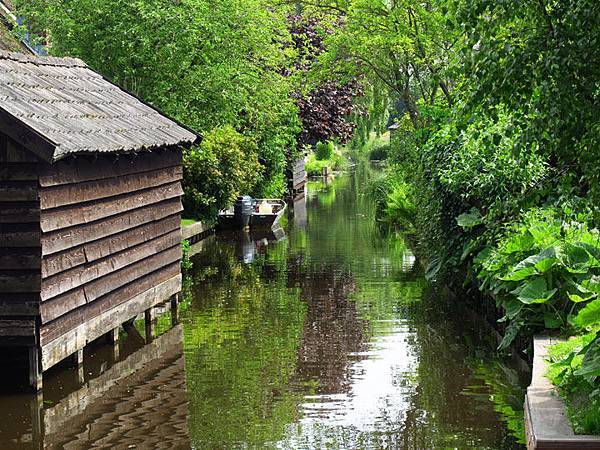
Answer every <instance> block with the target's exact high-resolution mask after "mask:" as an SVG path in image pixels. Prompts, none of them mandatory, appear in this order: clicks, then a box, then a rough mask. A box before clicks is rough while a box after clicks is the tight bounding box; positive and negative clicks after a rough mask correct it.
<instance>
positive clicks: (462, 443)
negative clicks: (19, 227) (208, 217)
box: [0, 164, 528, 449]
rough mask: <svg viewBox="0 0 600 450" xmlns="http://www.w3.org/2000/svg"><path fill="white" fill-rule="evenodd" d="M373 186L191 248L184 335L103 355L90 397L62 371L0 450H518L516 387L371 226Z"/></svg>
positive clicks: (355, 177)
mask: <svg viewBox="0 0 600 450" xmlns="http://www.w3.org/2000/svg"><path fill="white" fill-rule="evenodd" d="M374 176H376V171H374V170H373V169H372V168H371V167H370V166H369V165H367V164H361V165H359V166H358V167H357V168H356V170H355V171H354V172H353V173H351V174H348V175H344V176H338V177H337V178H336V179H334V180H330V181H328V182H323V181H313V182H311V183H310V184H309V190H308V194H307V197H306V201H305V202H298V203H297V204H295V205H294V208H293V214H290V216H289V218H288V220H287V223H285V224H284V229H283V232H280V233H264V234H262V235H261V234H251V235H248V234H243V233H242V234H229V235H228V234H220V235H217V236H213V237H211V238H209V239H207V240H205V241H203V242H202V243H201V244H199V246H200V248H201V250H200V251H199V253H198V254H197V255H196V256H194V258H193V262H194V268H193V270H192V274H191V276H190V278H191V280H192V281H193V285H191V286H188V295H187V300H186V301H187V309H186V310H185V311H184V312H183V317H182V324H183V326H181V325H179V326H178V327H176V328H175V329H172V330H169V331H165V332H164V334H162V335H161V336H160V337H159V338H158V339H156V341H155V342H154V343H153V345H154V347H153V348H151V349H150V350H148V346H147V345H146V346H143V345H141V344H139V343H136V342H133V341H134V339H132V338H131V337H128V338H127V339H124V340H123V342H122V343H121V350H120V359H119V361H124V362H123V363H118V362H115V363H114V364H112V365H111V364H109V365H108V366H106V365H105V363H101V362H100V361H104V360H106V359H107V358H106V355H104V356H103V355H102V352H105V353H106V352H107V350H106V349H105V348H100V349H98V350H97V351H96V353H95V354H94V356H93V357H91V358H87V361H88V362H87V363H86V364H88V365H87V366H86V367H85V377H86V385H85V386H86V387H85V389H82V388H81V387H78V385H76V383H75V382H74V381H73V380H74V379H75V378H76V377H74V376H73V374H72V373H71V372H72V371H73V370H74V369H68V368H60V369H57V370H56V371H55V372H53V373H51V374H49V375H48V380H47V381H46V386H47V392H45V393H44V400H43V401H42V402H41V406H40V405H38V407H37V408H39V410H36V408H35V407H32V406H31V405H34V404H35V401H33V400H32V398H31V397H30V396H27V395H23V394H21V395H11V394H8V393H7V394H3V396H2V398H1V399H0V408H1V410H2V411H4V414H3V415H4V416H5V417H4V420H3V421H2V422H3V423H2V424H0V432H1V434H0V448H3V449H4V448H17V447H18V448H22V447H23V446H28V445H30V444H32V443H34V444H35V445H36V446H46V447H49V448H92V447H93V448H110V447H118V448H128V446H129V445H137V448H150V447H147V446H152V447H153V448H188V447H190V446H191V447H193V448H197V449H237V448H244V449H247V448H251V449H263V448H265V449H267V448H278V449H438V448H439V449H443V448H457V449H466V448H489V449H513V448H521V444H519V438H518V436H520V435H521V434H522V422H523V417H522V401H523V388H522V386H523V385H524V384H526V382H527V381H528V379H527V376H528V374H527V373H526V372H524V371H523V369H522V365H521V364H519V361H516V360H514V359H511V358H510V357H505V358H500V357H497V356H495V352H494V347H495V338H494V335H493V331H492V329H491V328H490V327H489V326H488V325H486V324H485V322H484V321H482V320H480V319H478V318H477V317H476V316H475V315H474V314H472V313H470V312H469V310H466V309H461V308H460V307H459V305H460V303H459V301H454V302H451V301H448V300H445V299H443V298H442V295H441V294H439V293H438V292H437V291H436V290H435V289H433V288H432V287H431V286H430V285H429V284H428V283H427V282H426V281H425V278H424V276H423V273H422V269H421V268H420V267H419V264H418V263H417V262H416V261H415V258H414V256H413V255H412V253H411V251H410V250H409V248H408V247H407V246H406V244H405V243H404V241H403V240H402V238H401V237H399V236H389V235H386V234H385V233H382V232H380V230H378V228H377V226H376V223H375V221H374V206H373V203H372V201H371V200H370V199H369V196H368V195H367V192H366V190H367V189H366V187H367V185H368V181H369V180H370V179H372V178H373V177H374ZM162 322H164V321H162ZM162 322H159V328H160V327H163V328H165V329H167V328H169V327H167V326H163V325H164V323H162ZM161 323H162V325H161ZM148 352H150V353H148ZM97 355H99V356H97ZM148 355H150V356H148ZM108 359H110V358H108ZM95 360H96V361H95ZM130 360H131V361H130ZM127 361H130V363H127ZM136 361H138V363H139V361H150V362H148V363H146V364H145V365H144V366H143V369H139V367H142V366H139V365H138V366H136V365H135V364H136ZM125 363H127V364H125ZM139 364H141V363H139ZM136 367H137V369H136ZM184 367H185V369H184ZM111 371H112V372H114V373H112V374H111ZM79 386H80V385H79ZM106 386H108V387H106ZM82 391H85V392H82ZM94 391H96V392H94ZM38 403H39V402H38ZM82 404H84V405H83V406H82ZM32 411H37V412H32ZM30 414H33V415H36V414H39V416H36V418H33V419H32V418H30ZM36 434H39V435H40V436H37V435H36ZM40 442H41V444H40ZM140 442H143V443H145V444H144V445H140V444H139V443H140ZM130 448H134V447H130Z"/></svg>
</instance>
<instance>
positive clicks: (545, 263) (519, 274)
mask: <svg viewBox="0 0 600 450" xmlns="http://www.w3.org/2000/svg"><path fill="white" fill-rule="evenodd" d="M557 262H558V259H557V258H556V249H555V247H549V248H547V249H544V250H542V251H541V252H539V253H538V254H536V255H531V256H529V257H527V258H525V259H524V260H523V261H521V262H520V263H519V264H517V265H516V266H515V267H514V268H513V270H512V271H511V273H509V274H508V275H507V276H505V277H503V278H501V279H502V280H504V281H521V280H524V279H525V278H529V277H530V276H531V275H534V274H537V273H545V272H547V271H548V270H550V269H551V268H552V267H554V265H555V264H556V263H557Z"/></svg>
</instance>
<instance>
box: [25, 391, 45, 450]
mask: <svg viewBox="0 0 600 450" xmlns="http://www.w3.org/2000/svg"><path fill="white" fill-rule="evenodd" d="M29 406H30V410H31V441H32V443H33V448H34V449H35V450H42V449H43V448H44V421H43V416H42V414H43V407H44V395H43V394H42V392H41V391H39V392H36V393H35V394H34V395H33V397H32V398H31V400H30V403H29Z"/></svg>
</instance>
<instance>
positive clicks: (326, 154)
mask: <svg viewBox="0 0 600 450" xmlns="http://www.w3.org/2000/svg"><path fill="white" fill-rule="evenodd" d="M334 150H335V146H334V145H333V142H331V141H327V142H318V143H317V146H316V148H315V156H316V157H317V161H326V160H329V159H331V157H332V156H333V153H334Z"/></svg>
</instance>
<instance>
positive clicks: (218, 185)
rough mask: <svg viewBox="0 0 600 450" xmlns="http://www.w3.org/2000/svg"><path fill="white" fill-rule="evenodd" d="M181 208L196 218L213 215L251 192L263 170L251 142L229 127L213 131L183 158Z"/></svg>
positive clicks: (256, 150)
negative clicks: (237, 197) (223, 206)
mask: <svg viewBox="0 0 600 450" xmlns="http://www.w3.org/2000/svg"><path fill="white" fill-rule="evenodd" d="M183 168H184V175H185V176H184V182H183V187H184V196H183V205H184V207H185V210H186V211H187V213H188V214H191V215H193V216H196V217H212V216H215V215H216V214H217V213H218V212H219V209H220V208H221V207H222V205H227V204H231V203H233V201H234V200H235V197H236V196H237V195H238V193H240V192H250V191H251V190H252V189H253V187H254V186H255V185H256V183H257V182H258V181H259V180H260V178H261V174H262V172H263V170H264V167H263V166H262V165H261V164H260V163H259V161H258V149H257V148H256V144H255V143H254V141H253V140H252V139H251V138H249V137H246V136H243V135H241V134H240V133H238V132H237V131H235V130H234V129H233V128H232V127H231V126H228V127H225V128H216V129H214V130H212V131H211V132H210V133H208V134H206V135H205V136H204V140H203V141H202V143H201V144H200V146H198V147H196V148H192V149H190V150H189V151H188V152H187V153H186V154H185V155H184V161H183Z"/></svg>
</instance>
